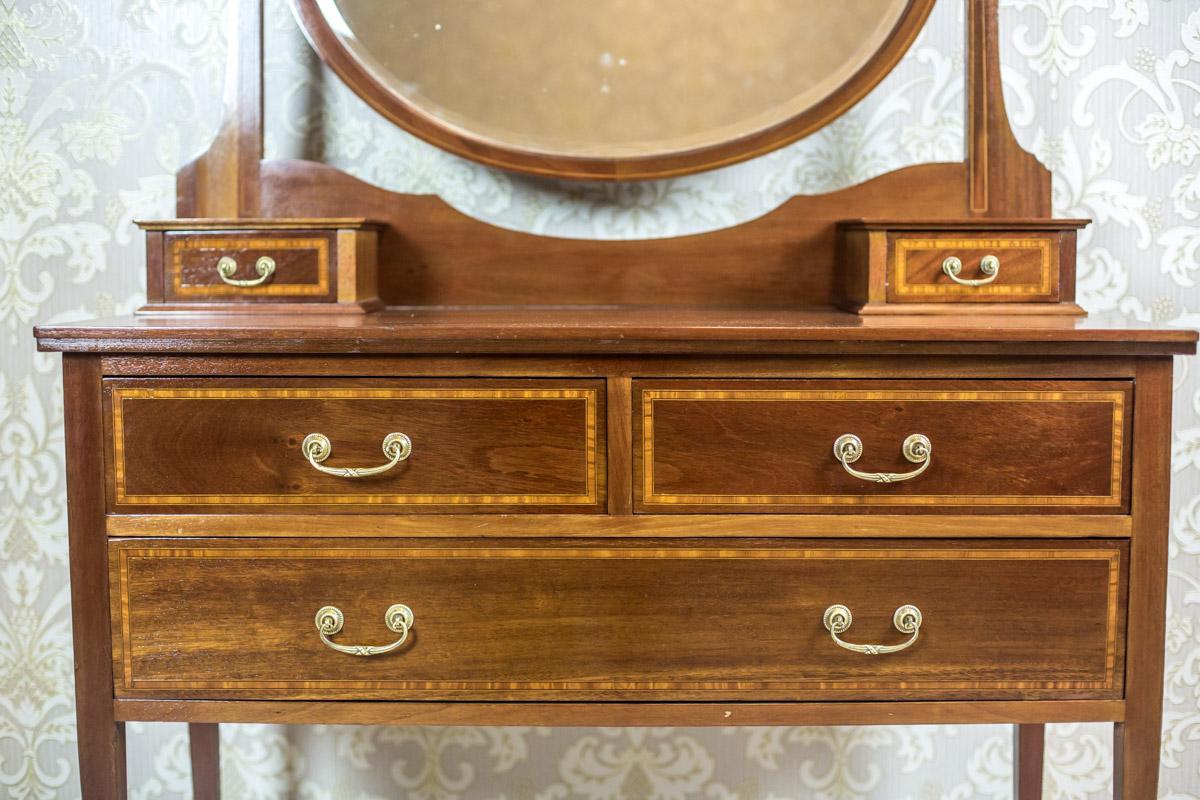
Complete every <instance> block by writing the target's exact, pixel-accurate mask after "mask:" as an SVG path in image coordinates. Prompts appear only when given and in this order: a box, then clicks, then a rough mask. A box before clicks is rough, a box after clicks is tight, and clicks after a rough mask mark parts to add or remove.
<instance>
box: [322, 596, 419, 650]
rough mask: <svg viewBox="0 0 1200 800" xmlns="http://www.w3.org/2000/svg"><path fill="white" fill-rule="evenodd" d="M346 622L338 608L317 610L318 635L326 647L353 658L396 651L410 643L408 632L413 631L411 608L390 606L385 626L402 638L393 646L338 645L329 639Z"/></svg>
mask: <svg viewBox="0 0 1200 800" xmlns="http://www.w3.org/2000/svg"><path fill="white" fill-rule="evenodd" d="M345 622H346V618H345V616H344V615H343V614H342V611H341V609H340V608H338V607H337V606H321V608H319V609H318V610H317V617H316V623H317V634H318V635H319V636H320V637H321V641H322V642H323V643H324V645H325V646H326V647H328V648H329V649H330V650H337V651H338V652H339V653H346V654H347V655H352V656H381V655H383V654H384V653H390V652H392V651H393V650H396V649H397V648H399V647H400V646H401V645H403V644H404V643H405V642H406V641H408V632H409V631H411V630H412V626H413V612H412V609H411V608H409V607H408V606H406V605H402V604H400V603H397V604H396V605H394V606H389V607H388V610H387V611H385V612H384V614H383V624H384V625H387V627H388V630H390V631H392V632H393V633H398V634H400V638H399V639H397V640H396V641H394V642H392V643H391V644H384V645H363V644H338V643H337V642H335V641H333V640H332V639H330V638H329V637H330V636H334V635H336V634H337V633H338V632H340V631H341V630H342V625H343V624H345Z"/></svg>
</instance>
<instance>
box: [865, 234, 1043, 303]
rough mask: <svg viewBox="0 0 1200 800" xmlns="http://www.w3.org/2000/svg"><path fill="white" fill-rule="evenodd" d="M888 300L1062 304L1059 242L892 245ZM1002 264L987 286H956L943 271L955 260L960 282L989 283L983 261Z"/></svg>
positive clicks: (964, 240)
mask: <svg viewBox="0 0 1200 800" xmlns="http://www.w3.org/2000/svg"><path fill="white" fill-rule="evenodd" d="M892 254H893V255H892V262H891V263H892V277H891V280H890V281H889V282H888V289H889V300H890V301H891V302H904V301H907V300H915V301H918V302H923V303H939V302H940V303H980V302H990V303H1003V302H1031V301H1039V300H1040V301H1045V302H1054V301H1055V300H1057V299H1058V242H1057V241H1055V240H1054V239H1052V238H1050V237H1036V238H1033V237H1030V238H1017V237H1013V236H1008V237H1003V238H1000V237H995V238H993V237H988V236H963V235H959V236H957V237H953V238H951V237H945V238H942V237H933V238H918V237H915V236H896V237H893V240H892ZM988 255H992V256H995V257H996V258H998V259H999V260H1000V271H999V272H997V273H996V278H995V280H994V281H992V282H991V283H989V284H987V285H984V286H963V285H962V284H958V283H955V282H954V281H953V280H951V279H950V277H949V276H947V275H946V274H945V272H944V271H943V270H942V263H943V262H944V261H945V259H947V258H949V257H950V256H955V257H957V258H959V259H960V260H961V261H962V265H963V267H962V272H961V273H960V275H959V277H961V278H963V279H964V280H974V279H977V278H984V277H986V276H985V275H984V274H983V273H982V272H981V271H980V270H979V262H980V260H981V259H982V258H983V257H984V256H988Z"/></svg>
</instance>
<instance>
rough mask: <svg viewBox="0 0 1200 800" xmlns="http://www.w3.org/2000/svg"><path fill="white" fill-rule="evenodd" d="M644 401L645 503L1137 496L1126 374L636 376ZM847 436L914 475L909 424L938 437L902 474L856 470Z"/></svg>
mask: <svg viewBox="0 0 1200 800" xmlns="http://www.w3.org/2000/svg"><path fill="white" fill-rule="evenodd" d="M634 398H635V404H636V407H637V408H638V409H639V414H638V416H637V418H636V420H635V430H634V437H635V442H636V446H635V452H636V455H637V462H636V464H635V470H636V472H635V477H636V483H635V491H636V492H637V496H636V500H637V508H638V509H639V510H644V511H656V512H660V513H662V512H670V511H676V512H678V511H691V512H695V511H702V510H708V509H711V510H717V509H720V510H722V511H723V512H725V513H729V512H731V511H741V512H749V511H754V512H758V513H763V512H773V511H774V512H779V511H796V510H813V509H814V508H815V507H824V508H827V509H830V510H832V509H837V508H839V507H840V508H843V509H851V510H853V509H854V508H856V507H862V506H884V507H910V508H913V509H920V510H922V511H924V512H933V513H945V511H946V510H948V509H956V510H957V511H959V512H960V513H961V512H962V511H963V510H964V509H970V510H971V511H972V512H973V513H980V512H983V513H986V512H987V511H988V510H990V509H1006V508H1007V509H1008V510H1009V511H1011V510H1012V509H1013V508H1019V507H1027V508H1040V509H1043V510H1051V509H1058V510H1060V511H1066V510H1072V509H1074V510H1088V511H1091V512H1101V513H1103V512H1105V511H1108V512H1118V511H1121V510H1123V509H1124V508H1125V507H1126V504H1127V502H1128V479H1127V472H1128V468H1129V451H1130V445H1129V426H1130V419H1129V417H1130V409H1131V406H1132V402H1131V386H1130V384H1129V383H1127V382H1070V383H1066V382H1059V383H1053V382H1048V383H1040V382H1032V381H1020V382H1002V381H997V382H939V381H891V382H889V381H877V382H871V381H844V382H819V381H791V382H769V381H754V382H737V381H636V382H635V384H634ZM845 433H851V434H854V435H856V436H858V437H859V438H860V439H861V441H862V443H863V456H862V457H861V459H860V460H859V461H858V462H856V463H855V464H854V467H855V468H856V469H859V470H863V471H867V472H890V473H899V474H903V473H909V472H911V471H913V470H914V469H916V465H915V464H913V463H912V462H909V461H908V460H906V459H905V458H904V457H903V456H902V455H901V445H902V443H903V441H904V439H905V437H907V436H909V435H911V434H923V435H925V436H927V437H928V438H929V439H930V441H931V442H932V445H933V447H932V456H931V459H930V466H929V468H928V469H927V470H926V471H925V472H924V473H923V474H921V475H920V476H918V477H917V478H914V479H912V480H908V481H904V482H899V483H886V484H880V483H872V482H869V481H864V480H862V479H860V478H856V477H854V476H852V475H849V474H848V473H847V472H846V470H845V469H844V468H843V466H842V464H841V463H840V462H839V461H838V460H837V459H836V458H835V456H834V452H833V443H834V441H835V440H836V439H837V438H838V437H839V436H840V435H842V434H845Z"/></svg>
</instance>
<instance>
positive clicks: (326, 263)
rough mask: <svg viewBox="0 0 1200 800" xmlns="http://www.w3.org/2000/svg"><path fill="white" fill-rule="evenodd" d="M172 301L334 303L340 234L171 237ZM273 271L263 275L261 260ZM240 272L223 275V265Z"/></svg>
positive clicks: (169, 273) (169, 277)
mask: <svg viewBox="0 0 1200 800" xmlns="http://www.w3.org/2000/svg"><path fill="white" fill-rule="evenodd" d="M165 247H166V268H167V280H166V282H165V287H164V288H165V291H166V297H167V299H168V300H171V301H177V300H205V301H207V300H231V299H236V300H238V301H239V302H280V301H283V300H286V301H288V302H305V301H332V300H334V299H336V296H337V273H336V264H337V235H336V232H335V231H321V230H317V231H303V232H299V233H292V232H286V231H259V232H244V231H242V232H239V231H219V232H204V233H199V232H187V233H168V234H167V235H166V238H165ZM264 258H265V259H269V260H270V266H271V271H270V272H269V273H267V271H266V270H263V271H259V270H260V267H259V262H260V260H261V259H264ZM222 259H231V260H232V263H233V264H234V265H236V270H235V271H233V272H231V273H229V274H227V275H224V276H223V275H222V273H221V270H220V265H221V260H222Z"/></svg>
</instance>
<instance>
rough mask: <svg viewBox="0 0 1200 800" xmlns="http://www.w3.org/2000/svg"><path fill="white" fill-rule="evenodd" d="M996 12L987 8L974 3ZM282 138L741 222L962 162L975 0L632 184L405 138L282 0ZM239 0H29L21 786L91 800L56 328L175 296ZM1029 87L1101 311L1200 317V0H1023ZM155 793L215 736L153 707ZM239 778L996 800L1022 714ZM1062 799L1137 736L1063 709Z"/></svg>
mask: <svg viewBox="0 0 1200 800" xmlns="http://www.w3.org/2000/svg"><path fill="white" fill-rule="evenodd" d="M965 1H966V2H973V1H974V0H965ZM268 6H269V17H268V39H269V42H270V49H269V53H270V67H271V73H270V78H269V81H268V98H269V103H270V108H269V118H270V120H271V124H270V127H269V130H268V147H269V150H270V152H271V153H272V154H273V155H278V156H282V155H301V156H308V157H315V158H320V159H322V160H326V161H329V162H330V163H333V164H336V165H337V166H339V167H341V168H343V169H347V170H349V171H352V172H354V173H355V174H358V175H359V176H360V177H363V178H365V179H367V180H370V181H372V182H375V183H378V184H381V185H385V186H387V187H389V188H393V189H398V190H404V191H411V192H431V193H437V194H439V195H441V196H442V197H444V198H445V199H446V200H447V201H448V202H450V203H452V204H453V205H455V206H456V207H458V208H460V209H462V210H463V211H465V212H466V213H470V214H473V215H475V216H477V217H480V218H483V219H486V220H488V221H490V222H493V223H494V224H497V225H503V226H507V227H514V228H520V229H526V230H533V231H537V232H540V233H544V234H547V235H556V236H587V237H596V238H644V237H654V236H671V235H678V234H681V233H687V232H692V231H697V230H705V229H712V228H718V227H723V226H727V225H732V224H736V223H737V222H739V221H742V220H745V219H749V218H752V217H755V216H758V215H760V214H762V213H764V212H766V211H768V210H770V209H771V208H773V207H775V206H776V205H778V204H779V203H780V202H782V201H783V200H784V199H786V198H787V197H788V196H791V195H792V194H795V193H801V192H803V193H811V192H819V191H827V190H829V189H832V188H836V187H839V186H845V185H850V184H853V183H856V182H859V181H861V180H864V179H866V178H868V177H870V176H872V175H875V174H879V173H881V172H884V171H887V170H889V169H893V168H895V167H897V166H900V165H903V164H908V163H915V162H919V161H927V160H951V159H958V158H960V157H961V152H962V135H961V126H962V99H963V98H962V79H961V73H962V56H963V53H962V37H961V33H960V31H961V14H962V7H961V2H960V0H940V2H939V5H938V8H937V10H936V11H935V15H934V19H933V20H932V21H931V23H930V25H929V28H928V30H927V31H926V32H925V33H923V34H922V37H921V39H920V40H919V41H918V43H917V44H916V46H915V47H914V48H913V50H912V51H911V52H910V54H909V55H908V56H907V57H906V59H905V61H904V63H903V65H902V67H901V69H900V70H899V71H898V72H897V74H896V75H893V76H891V77H889V78H888V79H887V81H886V82H885V83H884V84H883V85H881V87H880V88H879V89H878V90H876V92H874V93H873V94H872V95H871V97H869V98H868V99H867V100H865V101H864V102H863V103H862V104H860V106H859V107H857V108H856V109H854V111H852V112H851V114H849V115H848V116H847V117H846V118H844V119H842V120H840V121H839V122H837V123H836V124H834V125H833V126H830V127H829V128H828V129H826V130H824V131H822V132H820V133H818V134H816V135H815V136H813V137H811V138H810V139H808V140H806V141H804V142H800V143H798V144H796V145H794V146H792V147H789V148H787V149H785V150H783V151H781V152H779V153H776V154H772V155H769V156H766V157H764V158H761V159H758V160H756V161H754V162H750V163H747V164H743V165H739V166H735V167H731V168H728V169H724V170H720V171H717V172H714V173H709V174H705V175H699V176H694V177H690V178H681V179H676V180H669V181H662V182H657V183H647V184H633V185H623V186H595V185H569V184H560V183H556V182H551V181H532V180H528V179H524V178H519V177H515V176H511V175H506V174H502V173H496V172H492V171H488V170H485V169H482V168H480V167H477V166H475V165H472V164H469V163H467V162H463V161H460V160H457V159H454V158H452V157H450V156H447V155H444V154H442V153H440V152H438V151H436V150H434V149H432V148H429V147H427V146H425V145H423V144H421V143H420V142H416V141H414V140H412V139H411V138H409V137H407V136H404V135H402V134H400V133H398V132H396V131H395V130H393V129H391V128H390V127H389V126H387V125H386V124H385V123H384V122H382V121H381V120H380V119H379V118H378V117H376V116H375V115H374V114H373V113H371V112H370V111H369V110H368V109H366V108H365V107H364V106H363V105H362V104H361V103H360V102H359V101H357V100H356V99H355V98H354V97H353V96H352V95H350V94H349V93H348V92H346V91H345V90H344V89H342V88H341V87H340V86H339V85H338V83H337V81H336V79H335V78H333V77H332V76H329V75H328V74H326V73H325V72H324V71H323V70H321V69H320V68H319V67H317V66H316V65H315V63H314V60H313V57H312V55H311V52H310V51H309V50H308V49H307V45H305V44H304V43H303V40H302V38H301V37H300V36H299V35H298V33H297V31H296V29H295V25H294V23H293V22H292V21H291V18H290V15H289V13H288V11H287V9H286V8H285V7H284V6H283V5H282V3H281V2H280V1H279V0H269V2H268ZM226 12H227V7H226V0H0V796H4V797H12V798H22V799H24V798H30V799H37V800H42V799H48V798H71V797H78V795H79V789H78V786H77V777H76V775H75V768H74V750H73V748H74V738H75V732H74V711H73V707H72V705H73V704H72V696H73V689H72V683H71V681H72V679H71V654H70V650H71V641H70V619H69V593H68V591H67V569H66V535H65V509H64V501H63V454H62V439H63V430H62V421H61V412H62V397H61V394H62V387H61V381H60V379H59V377H58V358H57V357H52V356H47V355H39V354H37V353H36V352H35V351H34V348H33V342H32V339H31V338H30V335H29V328H30V325H32V324H33V323H34V322H35V321H37V322H40V321H49V320H69V319H79V318H85V317H90V316H95V315H109V314H113V313H124V312H126V311H129V310H131V309H132V308H134V307H136V306H137V305H138V304H139V302H140V300H141V295H142V291H143V276H142V259H143V255H142V250H141V247H142V241H141V237H140V235H139V234H138V233H137V232H136V231H135V230H134V229H133V228H132V227H131V225H130V221H131V220H132V219H133V218H136V217H151V216H162V215H169V214H170V213H171V210H172V197H173V180H172V177H171V176H172V173H173V172H174V170H175V169H177V168H178V167H179V165H181V164H183V163H184V162H186V161H187V160H188V159H189V158H191V157H192V156H193V155H194V154H196V153H197V152H199V151H200V150H201V149H202V148H203V147H204V146H205V145H206V144H207V141H208V139H209V137H210V136H211V135H212V132H213V131H214V130H215V126H216V122H217V119H218V118H219V115H220V109H219V98H220V94H221V92H220V87H221V84H222V81H223V75H224V69H223V62H224V58H225V54H226V49H227V43H228V41H229V36H230V32H229V31H228V30H227V13H226ZM1001 28H1002V33H1003V38H1004V53H1003V58H1004V67H1005V73H1004V78H1005V88H1006V97H1007V100H1008V103H1009V113H1010V116H1011V117H1012V121H1013V124H1014V127H1015V129H1016V131H1017V135H1018V137H1019V138H1020V140H1021V141H1022V142H1023V143H1024V144H1025V145H1026V146H1027V147H1029V148H1031V149H1032V150H1033V151H1034V152H1036V153H1037V154H1038V156H1039V157H1040V158H1042V160H1043V161H1045V162H1046V163H1047V164H1049V165H1050V166H1051V167H1052V169H1053V170H1054V173H1055V194H1054V201H1055V207H1056V211H1057V212H1058V213H1059V214H1062V215H1066V216H1085V217H1091V218H1093V219H1095V220H1096V222H1097V224H1096V225H1094V226H1093V227H1092V228H1090V229H1088V230H1087V231H1085V233H1084V235H1083V237H1082V239H1081V251H1080V297H1081V301H1082V302H1083V303H1084V305H1086V306H1087V307H1088V308H1089V309H1091V310H1093V311H1097V312H1108V313H1111V314H1116V315H1119V316H1123V317H1128V318H1133V319H1143V320H1154V321H1156V322H1159V323H1162V324H1180V325H1188V326H1194V327H1195V326H1200V292H1197V289H1196V282H1197V280H1200V2H1197V0H1002V18H1001ZM1195 372H1196V370H1195V365H1194V363H1193V362H1192V361H1190V360H1189V361H1182V362H1180V363H1179V364H1178V366H1177V368H1176V383H1177V393H1176V409H1177V410H1176V426H1177V432H1176V435H1175V439H1174V442H1173V458H1174V476H1175V483H1174V493H1173V496H1174V506H1173V507H1174V511H1173V517H1172V519H1173V524H1172V534H1171V559H1172V560H1171V566H1170V574H1171V589H1170V609H1169V621H1168V643H1167V648H1168V649H1167V668H1168V674H1167V686H1166V691H1167V699H1166V718H1165V723H1164V731H1163V743H1164V750H1163V773H1162V774H1163V788H1162V793H1161V796H1162V797H1163V798H1169V800H1185V799H1187V798H1190V799H1191V800H1197V799H1198V798H1200V744H1198V742H1200V380H1197V377H1196V375H1195V374H1194V373H1195ZM128 727H129V730H128V733H129V739H130V764H131V780H130V787H131V792H132V795H133V797H135V798H139V799H141V800H152V799H154V798H177V797H186V796H187V795H188V781H189V766H188V756H187V743H186V738H185V731H184V727H183V726H180V725H130V726H128ZM222 755H223V762H224V775H223V777H224V788H225V792H226V796H228V797H230V798H239V799H240V798H262V800H268V799H271V800H273V799H274V798H300V799H301V800H378V799H380V798H393V797H406V798H413V799H414V800H458V799H459V798H462V799H463V800H474V799H476V798H478V799H479V800H501V799H503V800H520V799H522V798H535V799H536V800H577V799H583V800H616V799H617V798H630V799H631V800H633V799H636V798H661V800H683V798H713V799H714V800H725V799H728V798H737V799H738V800H801V799H802V798H815V799H816V800H969V799H973V798H985V799H995V800H999V799H1000V798H1007V797H1009V796H1010V779H1009V770H1010V768H1011V760H1012V754H1011V748H1010V745H1009V733H1008V730H1007V729H1006V728H1001V727H993V726H977V727H959V728H950V727H907V728H900V727H882V728H837V729H809V728H769V729H736V728H735V729H718V730H707V729H706V730H700V729H696V730H685V729H632V730H615V729H613V730H610V729H555V730H544V729H519V728H488V729H470V728H448V729H437V728H355V727H345V728H338V727H323V726H314V727H303V728H282V727H273V726H227V728H226V730H225V731H224V741H223V754H222ZM1048 761H1049V763H1048V765H1047V770H1046V780H1047V787H1048V797H1050V798H1054V800H1093V798H1101V797H1108V796H1110V794H1109V793H1110V791H1111V788H1110V787H1111V779H1112V759H1111V753H1110V748H1109V744H1108V729H1107V727H1105V726H1094V725H1092V726H1086V725H1085V726H1073V725H1072V726H1056V727H1054V728H1053V729H1052V732H1051V737H1050V742H1049V746H1048Z"/></svg>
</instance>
